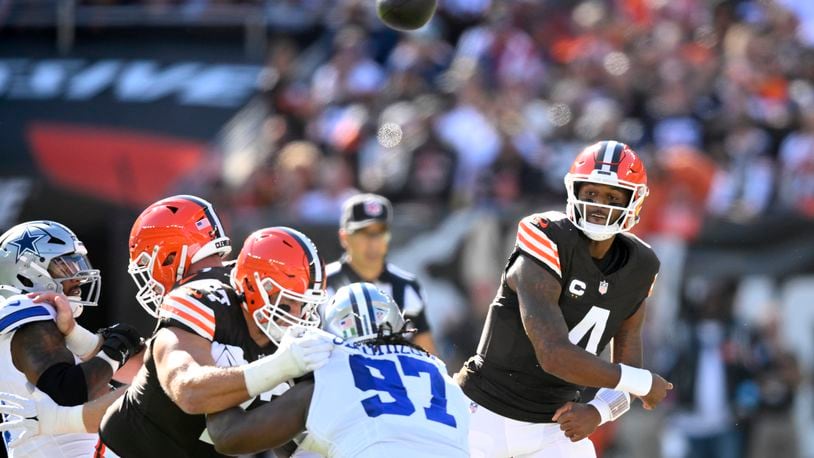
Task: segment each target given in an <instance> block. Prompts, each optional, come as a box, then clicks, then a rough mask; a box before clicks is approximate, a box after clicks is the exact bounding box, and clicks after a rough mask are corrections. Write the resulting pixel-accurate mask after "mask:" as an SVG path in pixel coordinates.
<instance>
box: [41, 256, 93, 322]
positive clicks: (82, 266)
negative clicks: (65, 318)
mask: <svg viewBox="0 0 814 458" xmlns="http://www.w3.org/2000/svg"><path fill="white" fill-rule="evenodd" d="M48 274H49V276H50V277H51V278H53V279H54V282H56V283H57V284H58V285H59V290H60V291H62V292H63V293H65V294H66V295H68V294H70V293H72V291H64V290H63V285H64V283H65V282H78V285H77V286H78V289H79V295H78V296H77V295H70V296H68V302H70V303H71V309H73V314H74V316H75V317H77V316H79V315H80V314H81V313H82V310H83V308H84V307H95V306H97V305H99V294H100V293H101V290H102V288H101V286H102V276H101V274H100V273H99V270H98V269H93V268H92V267H91V265H90V261H89V260H88V258H87V256H85V255H83V254H78V253H73V254H66V255H63V256H60V257H58V258H54V259H52V260H51V262H50V263H49V264H48Z"/></svg>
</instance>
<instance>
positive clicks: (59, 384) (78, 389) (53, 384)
mask: <svg viewBox="0 0 814 458" xmlns="http://www.w3.org/2000/svg"><path fill="white" fill-rule="evenodd" d="M37 388H39V389H40V390H42V391H43V392H44V393H45V394H47V395H48V396H50V397H51V399H53V400H54V401H55V402H56V403H57V404H59V405H61V406H78V405H80V404H84V403H85V402H87V401H88V384H87V381H86V380H85V373H84V372H83V371H82V368H81V367H80V366H77V365H73V364H69V363H57V364H54V365H53V366H51V367H49V368H48V369H46V370H45V372H43V373H42V375H41V376H40V378H39V380H37Z"/></svg>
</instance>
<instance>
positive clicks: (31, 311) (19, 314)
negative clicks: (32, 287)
mask: <svg viewBox="0 0 814 458" xmlns="http://www.w3.org/2000/svg"><path fill="white" fill-rule="evenodd" d="M36 316H47V317H49V318H50V317H51V313H49V312H48V310H47V309H46V308H45V307H30V308H25V309H22V310H18V311H16V312H14V313H10V314H9V315H7V316H5V317H4V318H3V319H2V320H0V334H2V333H3V332H5V330H6V329H7V328H9V327H11V326H13V325H14V324H17V323H19V322H20V321H23V320H26V319H29V318H33V317H36Z"/></svg>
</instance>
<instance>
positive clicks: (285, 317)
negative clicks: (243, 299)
mask: <svg viewBox="0 0 814 458" xmlns="http://www.w3.org/2000/svg"><path fill="white" fill-rule="evenodd" d="M254 287H255V288H257V290H258V291H260V296H261V297H262V298H263V303H264V305H263V306H262V307H260V308H259V309H257V310H256V311H255V312H254V314H253V318H254V322H255V323H256V324H257V326H258V327H259V328H260V330H261V331H263V333H264V334H265V335H266V336H267V337H268V338H269V339H271V341H272V342H274V344H275V345H279V344H280V339H282V336H283V333H284V332H285V330H286V328H288V327H291V326H304V327H310V328H315V327H317V326H319V314H318V313H317V306H319V305H320V304H322V303H324V302H325V301H326V300H327V299H328V297H327V294H325V291H322V290H308V291H306V293H305V294H299V293H295V292H293V291H290V290H287V289H285V288H283V287H282V286H281V285H279V284H278V283H277V282H275V281H274V280H272V279H271V278H268V277H266V278H263V279H262V280H261V279H260V274H258V273H257V272H254ZM269 291H278V293H277V297H276V298H275V300H274V303H272V302H271V300H270V298H269ZM283 298H286V299H290V300H293V301H297V302H299V303H300V304H302V305H301V310H300V311H301V316H300V317H298V316H295V315H292V314H291V313H288V312H287V311H285V310H283V309H282V308H280V303H281V302H282V299H283Z"/></svg>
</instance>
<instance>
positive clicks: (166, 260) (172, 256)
mask: <svg viewBox="0 0 814 458" xmlns="http://www.w3.org/2000/svg"><path fill="white" fill-rule="evenodd" d="M175 254H176V253H175V251H173V252H172V253H170V254H168V255H167V257H166V258H164V262H162V263H161V266H162V267H167V266H169V265H172V263H173V262H174V261H175Z"/></svg>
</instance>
